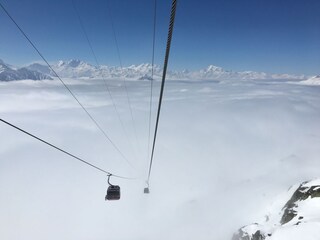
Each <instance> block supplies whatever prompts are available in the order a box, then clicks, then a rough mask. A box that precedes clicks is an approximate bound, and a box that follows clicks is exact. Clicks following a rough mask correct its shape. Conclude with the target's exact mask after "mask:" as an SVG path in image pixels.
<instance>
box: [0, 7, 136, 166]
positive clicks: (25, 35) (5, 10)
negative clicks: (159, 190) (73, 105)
mask: <svg viewBox="0 0 320 240" xmlns="http://www.w3.org/2000/svg"><path fill="white" fill-rule="evenodd" d="M0 6H1V8H2V9H3V11H4V12H5V13H6V14H7V15H8V17H9V18H10V19H11V21H12V22H13V23H14V24H15V25H16V27H17V28H18V29H19V31H20V32H21V33H22V35H23V36H24V37H25V38H26V39H27V40H28V42H29V43H30V44H31V46H32V47H33V48H34V50H36V52H37V53H38V55H39V56H40V57H41V58H42V60H43V61H44V62H45V63H46V64H47V65H48V67H49V68H50V70H51V71H52V72H53V73H54V75H55V76H56V77H57V78H58V79H59V80H60V82H61V83H62V84H63V86H64V87H65V88H66V89H67V90H68V92H69V93H70V94H71V96H72V97H73V98H74V99H75V100H76V101H77V103H78V104H79V105H80V106H81V108H82V109H83V110H84V111H85V113H86V114H87V115H88V117H89V118H90V119H91V120H92V122H93V123H94V124H95V125H96V127H97V128H98V129H99V130H100V131H101V133H102V134H103V135H104V136H105V137H106V138H107V139H108V141H109V142H110V143H111V144H112V146H113V147H114V148H115V149H116V150H117V152H118V153H119V154H120V155H121V156H122V158H124V159H125V160H126V161H127V163H128V164H130V163H129V161H128V159H127V158H126V156H125V155H124V154H123V153H122V152H121V151H120V149H119V148H118V147H117V145H116V144H115V143H114V142H113V141H112V140H111V139H110V138H109V136H108V135H107V133H106V132H105V131H104V130H103V129H102V127H101V126H100V125H99V124H98V122H97V121H96V120H95V119H94V118H93V117H92V116H91V114H90V113H89V112H88V111H87V109H86V108H85V107H84V106H83V105H82V104H81V103H80V101H79V100H78V98H77V97H76V96H75V95H74V94H73V92H72V91H71V89H70V88H69V87H68V86H67V85H66V84H65V83H64V81H63V80H62V79H61V78H60V76H59V75H58V74H57V72H56V71H55V70H54V69H53V68H52V66H51V65H50V64H49V62H48V61H47V60H46V58H45V57H44V56H43V55H42V53H41V52H40V51H39V50H38V48H37V47H36V46H35V44H34V43H33V42H32V41H31V39H30V38H29V37H28V36H27V34H26V33H25V32H24V31H23V30H22V28H21V27H20V26H19V25H18V23H17V22H16V21H15V20H14V19H13V17H12V16H11V15H10V13H9V12H8V11H7V9H6V8H5V7H4V6H3V5H2V3H1V2H0Z"/></svg>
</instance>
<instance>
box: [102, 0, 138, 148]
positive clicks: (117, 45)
mask: <svg viewBox="0 0 320 240" xmlns="http://www.w3.org/2000/svg"><path fill="white" fill-rule="evenodd" d="M107 4H108V8H107V9H108V15H109V18H110V22H111V28H112V33H113V38H114V42H115V44H116V49H117V55H118V59H119V63H120V69H121V73H122V72H123V65H122V59H121V55H120V48H119V43H118V39H117V34H116V30H115V26H114V22H113V16H112V13H111V5H110V1H109V0H107ZM123 86H124V89H125V92H126V96H127V101H128V105H129V109H130V115H131V120H132V125H133V131H134V136H135V139H136V142H137V145H138V148H140V147H139V145H140V144H139V140H138V137H137V129H136V124H135V121H134V118H133V111H132V106H131V100H130V97H129V93H128V87H127V81H126V79H125V77H124V78H123Z"/></svg>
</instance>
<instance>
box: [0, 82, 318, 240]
mask: <svg viewBox="0 0 320 240" xmlns="http://www.w3.org/2000/svg"><path fill="white" fill-rule="evenodd" d="M66 82H67V83H68V84H69V85H70V88H71V89H72V90H73V91H74V93H75V94H76V96H77V97H78V98H79V100H80V101H81V102H82V103H83V105H84V106H86V107H87V109H88V110H89V112H90V113H91V114H92V115H93V116H94V117H95V118H96V119H97V121H98V122H99V123H100V124H101V125H102V127H103V128H104V129H105V130H106V132H107V133H108V135H109V136H110V137H111V139H112V140H113V141H114V142H115V143H116V144H117V145H118V146H119V148H120V149H121V150H122V151H123V152H124V154H125V155H126V156H128V158H129V159H130V161H131V162H132V164H133V165H134V166H135V167H136V169H137V172H136V171H134V170H132V169H131V168H130V167H129V166H128V164H127V163H126V162H125V161H123V159H121V157H120V156H119V154H118V153H117V152H116V151H115V150H114V149H113V148H112V146H111V144H109V143H108V142H106V140H105V139H104V137H103V136H102V135H101V133H100V132H99V131H98V130H97V129H96V128H95V126H94V125H93V124H92V123H91V122H90V119H88V117H87V116H86V115H85V113H84V112H83V111H82V109H81V108H80V107H79V106H78V105H77V103H76V102H75V101H74V99H72V97H71V96H69V94H68V93H67V91H66V90H65V89H64V88H63V87H62V86H61V84H60V83H59V82H57V81H38V82H34V81H19V82H9V83H7V82H1V83H0V102H1V104H0V115H1V118H3V119H5V120H7V121H9V122H12V123H14V124H16V125H17V126H19V127H21V128H24V129H25V130H27V131H30V132H32V133H34V134H36V135H37V136H39V137H43V138H44V139H46V140H48V141H50V142H52V143H54V144H56V145H58V146H60V147H62V148H64V149H66V150H68V151H70V152H72V153H74V154H76V155H79V156H80V157H83V158H85V159H87V160H88V161H90V162H92V163H94V164H97V165H98V166H101V167H103V168H105V169H107V170H109V171H112V172H115V173H117V174H121V175H129V176H133V175H137V174H138V175H142V176H144V178H145V177H146V174H147V169H148V159H147V145H148V143H147V137H148V116H149V112H148V110H149V96H150V92H149V91H150V82H147V81H128V82H127V85H128V90H129V97H130V99H131V102H132V107H133V115H134V119H135V124H136V127H137V131H138V138H139V141H140V143H141V145H142V149H140V150H139V149H138V148H137V144H136V142H135V138H134V135H133V128H132V122H131V116H130V112H129V108H128V105H127V99H126V94H125V92H124V88H123V82H122V81H119V80H108V84H109V86H110V90H111V92H112V96H113V98H114V101H115V102H116V104H117V108H118V110H119V113H120V117H121V119H122V121H123V123H124V125H125V131H123V129H122V128H121V125H120V124H119V120H118V117H117V116H116V115H115V111H114V108H113V106H112V103H111V100H110V98H109V96H108V93H107V92H106V90H105V86H104V83H103V81H102V80H74V79H70V80H66ZM159 87H160V85H159V82H156V83H155V87H154V101H153V114H152V116H153V122H154V120H155V114H156V107H157V96H158V94H159ZM319 93H320V87H319V86H303V85H298V84H290V83H287V82H285V81H279V82H277V81H275V80H273V81H272V82H268V81H226V82H224V81H222V82H217V81H168V82H167V85H166V87H165V94H164V102H163V108H162V112H161V119H160V125H159V135H158V142H157V146H156V151H155V159H154V166H153V167H154V168H153V172H152V176H151V194H150V195H143V193H142V192H143V187H144V181H142V180H135V181H126V180H121V179H111V180H112V181H111V182H113V183H116V184H119V185H121V187H122V189H121V190H122V199H121V200H120V201H118V202H105V201H104V194H105V191H106V188H107V181H106V180H107V178H106V176H104V175H103V174H101V173H99V172H96V171H95V170H93V169H90V168H88V167H86V166H84V165H82V164H80V163H79V162H77V161H74V160H73V159H70V158H69V157H67V156H65V155H62V154H61V153H59V152H56V151H55V150H52V149H50V148H48V147H47V146H44V145H42V144H41V143H38V142H36V141H35V140H33V139H31V138H28V137H27V136H24V135H22V134H21V133H20V132H17V131H16V130H14V129H11V128H9V127H8V126H5V125H3V124H1V125H0V131H1V137H0V146H1V147H0V156H1V161H0V226H1V227H0V237H1V239H12V240H20V239H34V240H38V239H39V240H40V239H46V240H56V239H59V240H64V239H66V240H67V239H68V240H73V239H77V240H82V239H83V240H84V239H105V238H106V237H107V238H109V239H137V240H144V239H145V240H147V239H155V240H156V239H184V240H187V239H214V240H215V239H217V240H218V239H230V238H231V236H232V234H233V232H235V231H236V230H237V229H238V228H239V227H241V226H243V225H246V224H249V223H252V222H257V221H258V220H259V219H263V218H264V217H265V214H267V213H268V209H269V206H270V205H271V204H272V203H273V202H274V201H276V199H277V196H278V195H279V194H282V193H283V192H284V191H286V190H287V189H288V187H289V186H291V185H293V184H296V183H300V182H302V181H305V180H309V179H312V178H316V177H319V169H320V161H319V156H320V148H319V144H320V128H319V120H320V94H319ZM125 132H126V133H127V135H128V139H127V138H126V137H125V135H126V134H125ZM283 204H284V203H283ZM278 205H281V204H278ZM306 227H309V226H306ZM283 231H284V232H283V233H282V232H279V233H277V234H278V235H279V239H281V234H285V231H286V230H285V229H284V230H283ZM275 239H278V238H276V237H275Z"/></svg>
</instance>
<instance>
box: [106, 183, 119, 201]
mask: <svg viewBox="0 0 320 240" xmlns="http://www.w3.org/2000/svg"><path fill="white" fill-rule="evenodd" d="M119 199H120V186H117V185H110V186H109V187H108V190H107V195H106V197H105V200H119Z"/></svg>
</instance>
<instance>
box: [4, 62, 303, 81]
mask: <svg viewBox="0 0 320 240" xmlns="http://www.w3.org/2000/svg"><path fill="white" fill-rule="evenodd" d="M52 68H53V69H54V71H55V72H56V73H57V74H58V75H59V76H60V77H62V78H105V79H118V78H121V79H123V78H125V79H132V80H151V73H152V65H151V64H140V65H131V66H129V67H123V68H121V67H110V66H105V65H102V66H93V65H91V64H89V63H86V62H84V61H81V60H69V61H58V62H56V63H53V64H52ZM161 76H162V68H161V67H159V66H155V67H154V79H160V78H161ZM54 77H56V76H55V74H54V72H53V71H52V70H51V69H50V68H49V67H48V66H47V65H44V64H39V63H33V64H30V65H27V66H25V67H23V68H15V67H12V66H11V65H9V64H6V63H4V62H3V61H1V60H0V81H11V80H21V79H32V80H42V79H53V78H54ZM167 78H168V79H177V80H179V79H181V80H197V79H201V80H239V79H240V80H250V79H288V80H289V79H290V80H293V79H295V80H299V79H300V80H305V79H307V78H308V77H306V76H304V75H289V74H267V73H264V72H254V71H243V72H236V71H230V70H225V69H223V68H221V67H217V66H213V65H210V66H208V67H207V68H205V69H201V70H198V71H189V70H183V71H168V72H167Z"/></svg>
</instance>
